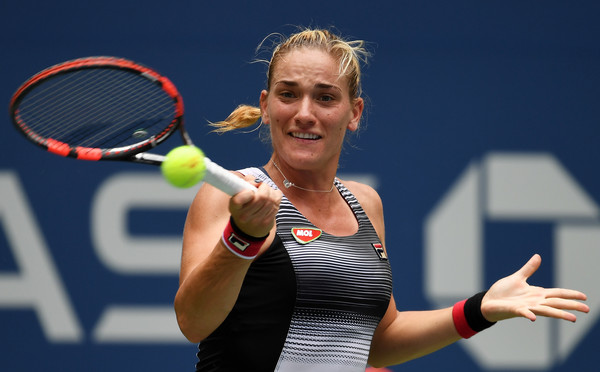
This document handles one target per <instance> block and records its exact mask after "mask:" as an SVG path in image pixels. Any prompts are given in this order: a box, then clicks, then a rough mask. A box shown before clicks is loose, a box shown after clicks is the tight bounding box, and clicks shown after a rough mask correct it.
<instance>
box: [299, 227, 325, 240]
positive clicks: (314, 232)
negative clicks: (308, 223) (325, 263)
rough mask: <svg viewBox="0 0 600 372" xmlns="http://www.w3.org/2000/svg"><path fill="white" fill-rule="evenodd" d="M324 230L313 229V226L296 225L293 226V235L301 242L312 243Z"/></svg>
mask: <svg viewBox="0 0 600 372" xmlns="http://www.w3.org/2000/svg"><path fill="white" fill-rule="evenodd" d="M322 233H323V231H321V230H320V229H313V228H311V227H294V228H292V235H293V236H294V239H296V241H297V242H298V243H300V244H306V243H310V242H312V241H314V240H317V239H318V238H319V237H320V236H321V234H322Z"/></svg>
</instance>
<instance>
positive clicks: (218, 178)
mask: <svg viewBox="0 0 600 372" xmlns="http://www.w3.org/2000/svg"><path fill="white" fill-rule="evenodd" d="M204 164H205V166H206V173H205V174H204V178H203V181H204V182H206V183H208V184H211V185H213V186H214V187H216V188H218V189H219V190H221V191H223V192H225V193H226V194H228V195H230V196H233V195H235V194H237V193H238V192H240V191H243V190H253V191H256V187H254V186H252V185H251V184H249V183H248V182H246V181H244V180H243V179H241V178H240V177H238V176H236V175H235V174H233V173H231V172H229V171H228V170H227V169H225V168H223V167H221V166H220V165H218V164H217V163H213V162H212V161H211V160H210V159H209V158H207V157H205V158H204Z"/></svg>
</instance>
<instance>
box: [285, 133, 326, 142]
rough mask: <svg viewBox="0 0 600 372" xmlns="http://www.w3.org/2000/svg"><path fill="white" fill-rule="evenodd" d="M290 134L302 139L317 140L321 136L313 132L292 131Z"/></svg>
mask: <svg viewBox="0 0 600 372" xmlns="http://www.w3.org/2000/svg"><path fill="white" fill-rule="evenodd" d="M290 136H292V137H294V138H298V139H303V140H318V139H320V138H321V136H319V135H317V134H314V133H300V132H292V133H290Z"/></svg>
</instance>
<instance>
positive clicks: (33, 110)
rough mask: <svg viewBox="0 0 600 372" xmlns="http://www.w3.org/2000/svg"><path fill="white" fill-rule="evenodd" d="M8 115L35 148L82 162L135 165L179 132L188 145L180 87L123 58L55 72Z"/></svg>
mask: <svg viewBox="0 0 600 372" xmlns="http://www.w3.org/2000/svg"><path fill="white" fill-rule="evenodd" d="M9 111H10V116H11V118H12V121H13V124H14V125H15V127H16V128H17V129H18V130H19V131H20V132H21V133H22V134H24V135H25V137H26V138H28V139H29V140H30V141H31V142H33V143H34V144H36V145H38V146H40V147H42V148H44V149H46V150H47V151H49V152H52V153H55V154H58V155H61V156H68V157H74V158H78V159H83V160H124V159H132V157H133V156H134V155H135V154H138V153H141V152H145V151H147V150H148V149H150V148H153V147H155V146H157V145H158V144H160V143H161V142H163V141H164V140H166V139H167V138H168V137H169V136H170V135H171V134H173V133H174V132H175V131H176V130H177V129H178V128H179V129H180V130H181V132H182V137H183V139H184V142H187V141H188V140H189V136H187V134H186V133H185V131H184V129H183V113H184V107H183V99H182V97H181V95H180V94H179V92H178V91H177V88H176V87H175V85H174V84H173V83H172V82H171V81H170V80H169V79H168V78H167V77H165V76H162V75H160V74H159V73H158V72H156V71H154V70H152V69H151V68H148V67H146V66H143V65H141V64H139V63H136V62H133V61H130V60H127V59H124V58H118V57H105V56H99V57H86V58H78V59H75V60H70V61H66V62H63V63H60V64H57V65H54V66H52V67H49V68H47V69H45V70H43V71H41V72H39V73H37V74H36V75H34V76H32V77H31V78H30V79H28V80H27V81H26V82H25V83H23V84H22V85H21V86H20V87H19V89H17V91H16V92H15V94H14V95H13V97H12V99H11V101H10V107H9ZM189 144H191V143H189Z"/></svg>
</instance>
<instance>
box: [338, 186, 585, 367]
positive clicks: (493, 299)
mask: <svg viewBox="0 0 600 372" xmlns="http://www.w3.org/2000/svg"><path fill="white" fill-rule="evenodd" d="M349 184H350V185H352V192H353V193H354V194H355V195H356V196H357V198H359V201H360V203H361V205H362V206H363V208H364V209H365V212H366V213H367V215H368V216H369V218H370V220H371V222H372V223H373V226H374V227H375V230H376V231H377V233H378V235H379V237H380V239H381V241H382V243H383V244H384V247H385V231H384V221H383V207H382V203H381V199H380V198H379V196H378V195H377V193H376V192H375V191H374V190H372V189H371V188H369V187H367V186H364V185H359V184H355V183H349ZM540 264H541V258H540V256H539V255H534V256H533V257H532V258H531V259H530V260H529V262H527V263H526V264H525V265H524V266H523V267H522V268H521V269H520V270H519V271H517V272H515V273H514V274H512V275H510V276H508V277H505V278H503V279H500V280H498V281H497V282H496V283H494V285H492V287H490V289H489V290H488V291H487V293H486V295H485V296H484V297H483V300H482V302H481V313H482V315H483V317H484V318H485V319H486V320H488V321H490V322H496V321H500V320H504V319H509V318H513V317H525V318H528V319H530V320H532V321H534V320H535V319H536V315H541V316H547V317H552V318H557V319H564V320H569V321H575V320H576V316H575V315H574V314H572V313H570V312H569V311H580V312H585V313H587V312H588V311H589V307H588V306H587V305H585V304H583V303H581V302H579V301H582V300H585V299H586V296H585V294H583V293H581V292H578V291H574V290H569V289H562V288H552V289H546V288H541V287H535V286H530V285H529V284H527V279H529V277H530V276H531V275H533V273H534V272H535V271H536V270H537V269H538V268H539V266H540ZM460 339H461V336H460V335H459V334H458V332H457V330H456V327H455V326H454V320H453V316H452V307H448V308H445V309H439V310H428V311H402V312H400V311H398V310H397V309H396V304H395V301H394V298H393V296H392V298H391V300H390V304H389V306H388V309H387V311H386V314H385V315H384V317H383V319H382V320H381V322H380V323H379V326H378V327H377V329H376V331H375V334H374V335H373V340H372V343H371V351H370V354H369V364H370V365H372V366H375V367H381V366H388V365H395V364H400V363H403V362H406V361H409V360H411V359H415V358H419V357H421V356H424V355H427V354H430V353H432V352H434V351H436V350H439V349H441V348H443V347H445V346H448V345H450V344H452V343H454V342H456V341H458V340H460Z"/></svg>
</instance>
